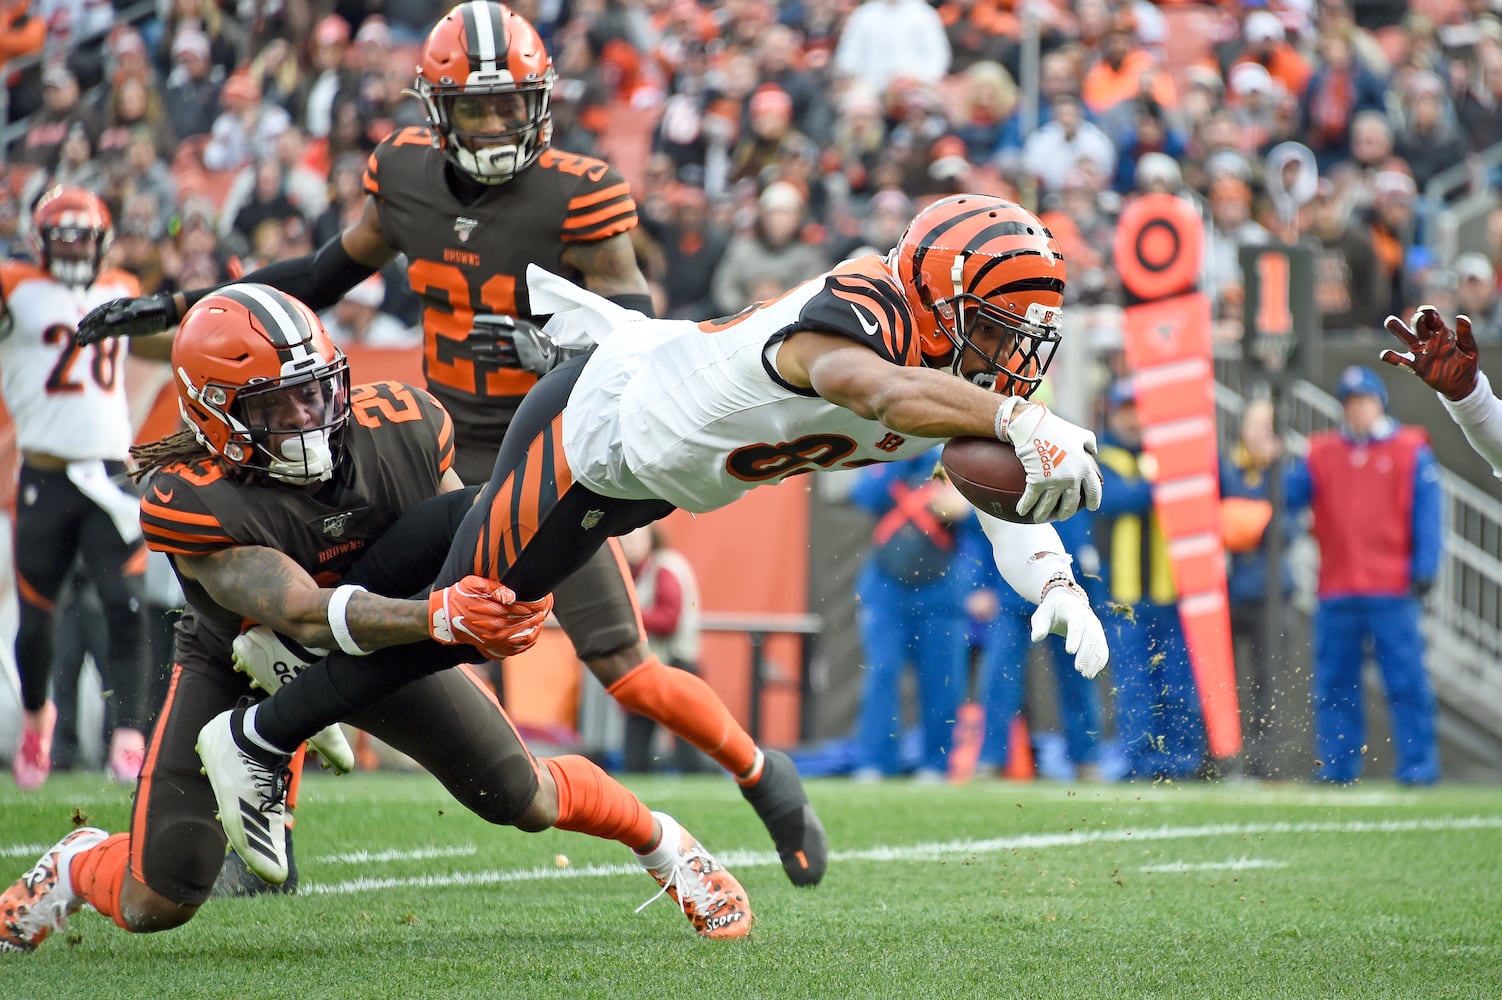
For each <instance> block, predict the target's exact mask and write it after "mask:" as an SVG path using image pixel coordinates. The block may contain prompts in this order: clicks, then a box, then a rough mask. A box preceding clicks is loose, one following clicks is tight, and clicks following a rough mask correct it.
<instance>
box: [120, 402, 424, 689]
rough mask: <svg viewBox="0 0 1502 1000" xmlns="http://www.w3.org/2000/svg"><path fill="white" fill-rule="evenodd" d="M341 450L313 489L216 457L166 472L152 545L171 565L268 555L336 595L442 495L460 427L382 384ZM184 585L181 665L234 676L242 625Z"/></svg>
mask: <svg viewBox="0 0 1502 1000" xmlns="http://www.w3.org/2000/svg"><path fill="white" fill-rule="evenodd" d="M344 447H345V455H344V456H343V458H342V460H341V461H340V463H339V470H338V471H337V472H336V474H335V476H334V478H333V479H332V480H330V481H329V482H327V483H324V484H322V485H321V486H319V487H318V488H317V489H316V490H309V489H303V488H301V487H297V486H289V485H286V484H280V483H276V482H274V481H270V480H266V479H263V478H261V477H258V476H257V477H239V476H235V475H232V474H226V472H225V471H224V467H223V466H221V465H220V464H219V463H218V462H217V461H215V460H213V459H209V458H207V457H206V458H204V459H203V460H201V461H195V462H192V463H183V462H176V463H173V464H171V465H168V466H165V467H163V468H162V469H159V470H158V471H157V472H156V473H154V474H153V475H152V476H151V478H150V479H149V480H148V481H147V483H146V487H145V489H144V490H143V492H142V496H141V528H142V530H143V531H144V533H145V535H146V544H147V545H148V546H150V547H151V548H152V549H155V550H156V551H158V552H165V553H167V554H168V555H169V556H174V557H175V556H178V555H208V554H210V553H213V552H217V551H219V550H220V549H225V548H230V547H234V546H241V545H263V546H266V547H267V548H273V549H276V550H278V551H280V552H283V553H286V554H287V555H288V556H290V557H291V558H292V559H293V561H295V562H296V563H297V564H298V565H299V566H301V567H303V569H305V570H307V571H308V573H309V574H310V575H311V576H312V577H313V578H314V579H315V580H317V581H318V582H319V583H320V584H321V585H323V586H330V585H332V584H333V583H336V582H337V581H338V580H339V578H340V577H341V576H343V574H344V573H345V572H346V571H347V570H348V569H349V568H350V566H352V565H353V564H354V563H355V561H356V560H357V559H359V558H360V556H361V554H362V553H363V552H364V551H365V549H366V548H367V547H368V546H369V545H370V544H371V543H372V542H374V541H375V540H376V539H377V538H379V537H380V536H381V535H382V534H383V533H384V532H385V531H386V529H387V528H388V527H390V526H391V524H392V522H394V521H395V520H396V519H397V518H398V517H400V516H401V514H402V513H403V512H404V511H405V510H407V509H408V508H409V507H412V506H414V505H416V504H418V503H420V502H421V501H423V500H426V499H428V498H429V497H431V496H434V495H436V494H437V493H438V483H439V480H440V479H441V478H442V477H443V474H444V472H445V471H447V470H448V468H449V466H450V465H452V464H453V461H454V427H453V423H452V422H451V421H450V419H449V416H448V413H447V412H446V411H445V410H444V408H443V406H442V405H441V404H439V403H438V402H437V401H436V400H435V399H433V397H432V396H430V395H428V394H427V393H426V392H424V391H423V390H422V389H418V388H414V387H412V386H408V385H403V384H402V383H400V382H376V383H372V384H370V385H361V386H356V387H355V388H354V389H353V390H352V392H351V393H350V417H349V420H348V421H347V422H346V424H345V430H344ZM173 568H174V570H175V569H176V568H177V567H176V559H175V558H174V560H173ZM178 579H179V581H180V582H181V583H182V586H183V592H184V594H186V595H187V607H186V608H185V609H184V612H183V617H182V619H181V621H179V622H178V625H177V661H178V662H179V663H182V664H183V665H184V666H192V667H194V668H196V669H206V668H213V667H216V666H217V667H224V666H228V664H229V662H230V643H231V642H232V641H233V640H234V638H235V636H236V635H238V634H239V633H240V630H241V628H242V626H243V625H244V622H243V621H242V619H241V618H240V616H239V615H238V614H236V613H234V612H232V611H229V610H227V609H225V608H223V607H220V606H219V605H218V604H216V603H215V602H214V600H213V599H212V598H210V597H209V595H208V594H207V593H206V592H205V591H204V589H203V587H202V586H201V585H200V584H198V583H197V581H195V580H191V579H188V578H186V577H184V576H183V575H182V574H181V573H179V574H178Z"/></svg>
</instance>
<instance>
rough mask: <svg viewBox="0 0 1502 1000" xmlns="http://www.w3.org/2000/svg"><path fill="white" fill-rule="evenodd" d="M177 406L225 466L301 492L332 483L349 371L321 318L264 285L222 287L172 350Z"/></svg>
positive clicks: (186, 321) (193, 314)
mask: <svg viewBox="0 0 1502 1000" xmlns="http://www.w3.org/2000/svg"><path fill="white" fill-rule="evenodd" d="M172 370H173V372H174V374H175V375H176V376H177V379H176V381H177V405H178V409H179V410H180V411H181V413H182V416H183V419H184V420H185V421H187V423H188V424H189V425H190V426H191V427H192V428H193V430H194V433H195V434H196V435H197V437H198V440H199V441H201V442H202V443H203V444H204V445H205V446H207V447H208V449H209V450H210V451H211V452H213V453H214V454H215V455H217V456H219V458H221V459H223V460H224V461H226V462H228V463H230V464H231V465H234V466H238V467H240V468H244V469H250V470H253V471H257V472H262V473H265V474H266V475H267V476H270V477H271V478H272V479H276V480H279V481H281V482H284V483H291V484H294V485H297V486H306V485H309V484H311V483H317V482H324V481H327V480H328V479H331V478H332V477H333V475H334V469H335V466H336V465H337V463H338V460H339V458H340V456H341V455H342V453H343V448H342V435H341V434H340V431H341V430H343V428H344V423H345V420H346V419H347V418H348V416H349V364H348V362H347V361H345V358H344V352H343V351H341V350H339V348H338V347H336V346H334V342H333V341H332V340H330V339H329V335H328V331H327V330H325V329H324V328H323V324H322V323H320V322H319V321H318V317H317V315H315V314H314V313H313V311H312V310H311V309H309V308H308V307H307V306H305V305H303V303H301V302H300V301H298V300H297V299H295V298H293V297H292V296H290V295H288V294H286V293H285V292H281V291H278V290H277V289H275V288H270V287H268V286H266V285H256V284H238V285H226V286H224V287H223V288H221V289H219V290H218V291H216V292H214V293H213V294H211V295H207V296H205V297H204V298H203V299H201V300H199V302H198V303H197V304H196V305H194V306H193V308H191V309H189V310H188V312H187V315H185V316H184V317H183V321H182V325H181V326H180V327H179V328H178V331H177V335H176V336H175V337H174V338H173V340H172Z"/></svg>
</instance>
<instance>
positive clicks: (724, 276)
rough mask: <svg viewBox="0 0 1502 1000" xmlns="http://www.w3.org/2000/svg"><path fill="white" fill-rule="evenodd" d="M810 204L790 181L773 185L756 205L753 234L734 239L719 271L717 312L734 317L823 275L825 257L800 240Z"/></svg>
mask: <svg viewBox="0 0 1502 1000" xmlns="http://www.w3.org/2000/svg"><path fill="white" fill-rule="evenodd" d="M807 207H808V206H807V203H806V202H805V200H804V197H803V192H801V191H799V190H798V189H797V188H795V187H794V186H793V185H791V184H789V183H787V182H786V181H773V182H772V183H771V184H769V185H767V189H766V190H765V191H763V192H762V193H761V197H759V198H758V199H757V201H756V217H755V219H756V221H755V223H754V225H753V226H752V228H751V230H750V231H749V232H745V233H737V234H736V235H735V236H732V237H731V238H730V244H729V246H727V247H726V248H725V256H724V258H723V259H722V260H721V261H720V266H719V267H718V268H716V269H715V276H714V286H713V292H712V294H713V296H714V304H715V312H716V314H717V315H720V316H728V315H730V314H731V313H733V312H737V311H738V310H740V309H742V308H744V307H745V306H747V305H749V304H750V303H752V302H758V301H762V300H764V299H769V298H773V297H775V296H777V295H781V294H782V293H783V292H785V291H787V290H788V289H789V288H792V287H793V286H794V285H796V284H798V283H799V282H802V281H806V280H807V279H809V278H812V277H813V276H814V275H816V274H818V273H819V272H820V271H822V270H823V269H824V268H825V266H826V263H825V260H824V254H823V253H822V252H821V251H820V249H819V248H818V247H816V246H812V245H810V244H808V243H804V242H803V241H802V240H801V239H800V238H799V237H800V235H801V233H802V230H803V223H804V214H805V212H806V211H807Z"/></svg>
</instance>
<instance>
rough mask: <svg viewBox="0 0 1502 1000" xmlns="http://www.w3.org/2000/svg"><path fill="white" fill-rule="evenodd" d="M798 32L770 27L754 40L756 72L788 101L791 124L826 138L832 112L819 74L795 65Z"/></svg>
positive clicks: (775, 26)
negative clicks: (791, 105) (790, 111)
mask: <svg viewBox="0 0 1502 1000" xmlns="http://www.w3.org/2000/svg"><path fill="white" fill-rule="evenodd" d="M799 48H800V47H799V42H798V33H797V32H796V31H794V30H793V29H792V28H790V27H788V26H787V25H785V24H774V25H772V26H770V27H769V28H767V29H766V30H765V31H763V32H762V34H761V37H760V38H759V39H757V42H756V51H755V53H754V56H755V59H756V68H757V72H758V74H759V75H760V78H761V80H762V81H763V83H764V84H772V85H773V86H776V87H779V88H780V89H781V90H782V91H783V92H784V93H786V94H787V95H788V97H789V98H791V99H792V102H793V125H794V127H795V128H797V129H798V131H800V132H802V133H803V134H805V135H807V136H809V137H810V138H814V139H827V138H828V137H829V129H830V126H831V125H832V124H833V121H834V110H833V108H831V107H830V105H829V101H828V100H827V99H826V97H825V96H824V95H825V91H826V90H827V89H828V83H827V81H826V80H824V79H823V74H821V73H818V72H815V71H813V70H810V69H808V68H805V67H801V66H799V64H798V60H799V56H800V54H801V53H800V51H799Z"/></svg>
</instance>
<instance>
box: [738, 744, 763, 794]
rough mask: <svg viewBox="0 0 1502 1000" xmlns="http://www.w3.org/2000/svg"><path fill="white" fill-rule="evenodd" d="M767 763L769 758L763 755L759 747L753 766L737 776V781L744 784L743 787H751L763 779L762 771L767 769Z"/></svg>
mask: <svg viewBox="0 0 1502 1000" xmlns="http://www.w3.org/2000/svg"><path fill="white" fill-rule="evenodd" d="M766 763H767V758H766V757H765V756H763V755H762V752H761V750H760V749H758V750H757V751H756V759H755V760H754V761H752V762H751V766H750V767H748V768H746V770H744V771H742V772H741V773H740V774H737V775H736V776H735V780H736V783H737V784H739V785H742V786H743V787H746V788H750V787H751V786H752V785H754V784H756V783H757V782H758V781H760V780H761V776H762V772H763V771H765V770H766Z"/></svg>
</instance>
